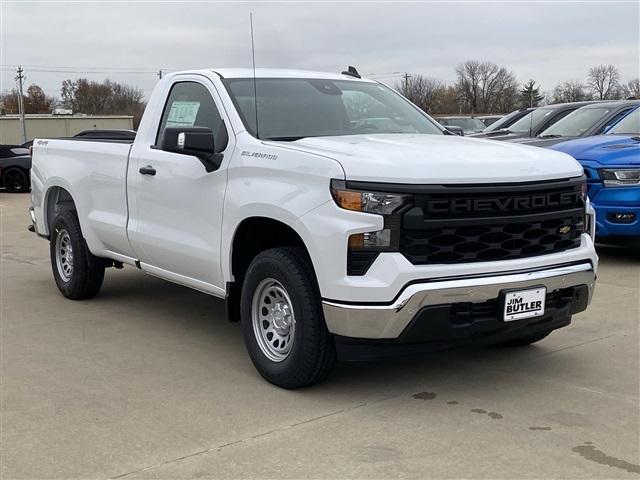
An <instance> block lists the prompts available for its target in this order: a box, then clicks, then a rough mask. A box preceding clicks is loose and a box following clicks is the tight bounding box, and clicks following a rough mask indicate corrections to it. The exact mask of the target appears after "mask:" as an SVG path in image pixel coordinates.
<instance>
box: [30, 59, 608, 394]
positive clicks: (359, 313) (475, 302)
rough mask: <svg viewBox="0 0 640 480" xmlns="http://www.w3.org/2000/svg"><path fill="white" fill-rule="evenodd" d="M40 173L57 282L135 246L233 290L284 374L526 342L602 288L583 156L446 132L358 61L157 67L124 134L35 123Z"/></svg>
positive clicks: (192, 279)
mask: <svg viewBox="0 0 640 480" xmlns="http://www.w3.org/2000/svg"><path fill="white" fill-rule="evenodd" d="M31 177H32V178H31V182H32V189H33V190H32V208H31V211H30V213H31V219H32V223H33V225H32V226H30V229H31V230H32V231H35V232H36V233H37V234H39V235H40V236H42V237H44V238H46V239H48V240H49V242H50V245H51V247H50V249H51V264H52V269H53V275H54V277H55V281H56V284H57V286H58V288H59V289H60V291H61V292H62V294H63V295H65V296H66V297H68V298H71V299H85V298H89V297H93V296H94V295H96V294H97V293H98V291H99V290H100V287H101V285H102V282H103V277H104V270H105V268H106V267H116V268H121V267H122V266H123V264H128V265H132V266H135V267H136V268H139V269H140V270H142V271H144V272H147V273H150V274H152V275H155V276H158V277H161V278H164V279H166V280H169V281H172V282H176V283H179V284H182V285H186V286H188V287H191V288H195V289H197V290H201V291H203V292H206V293H208V294H211V295H214V296H217V297H221V298H225V299H226V302H227V311H228V316H229V319H230V320H240V321H241V324H242V329H243V333H244V338H245V342H246V347H247V350H248V353H249V355H250V357H251V360H252V361H253V363H254V365H255V366H256V368H257V370H258V371H259V372H260V374H261V375H262V376H263V377H264V378H265V379H267V380H268V381H270V382H272V383H274V384H276V385H279V386H281V387H285V388H296V387H301V386H304V385H309V384H312V383H315V382H318V381H320V380H321V379H323V378H324V377H325V376H326V375H327V374H328V372H329V371H330V370H331V367H332V365H333V364H334V362H335V360H336V359H341V358H345V359H351V360H353V359H368V358H373V357H380V356H386V355H396V354H413V353H418V352H422V351H425V350H435V349H442V348H445V347H452V346H461V345H467V344H471V343H474V344H475V343H502V344H511V345H526V344H529V343H532V342H535V341H538V340H540V339H542V338H544V337H545V336H546V335H548V334H549V332H551V331H552V330H554V329H557V328H559V327H563V326H565V325H568V324H569V323H570V321H571V317H572V315H573V314H575V313H578V312H580V311H582V310H584V309H585V308H587V306H588V304H589V302H590V299H591V295H592V292H593V288H594V282H595V277H596V268H597V260H598V259H597V256H596V253H595V250H594V246H593V238H592V237H593V233H594V214H593V210H592V209H591V208H590V206H589V203H588V199H587V198H586V194H585V191H586V190H585V178H584V177H583V171H582V168H581V167H580V165H579V164H578V163H577V162H576V161H574V160H573V159H572V158H571V157H569V156H567V155H565V154H563V153H559V152H554V151H550V150H542V149H538V148H534V147H524V146H516V145H512V144H505V143H503V142H500V143H499V142H492V141H491V140H477V139H467V138H461V137H458V136H455V135H451V134H450V132H448V131H447V130H445V129H444V128H443V127H441V126H440V125H438V123H436V122H435V121H433V120H432V119H431V118H430V117H429V116H427V115H426V114H424V113H423V112H422V111H421V110H419V109H418V108H416V107H415V106H414V105H412V104H411V103H410V102H408V101H407V100H406V99H405V98H403V97H402V96H400V95H399V94H398V93H396V92H395V91H393V90H392V89H390V88H388V87H386V86H384V85H382V84H380V83H378V82H375V81H372V80H366V79H363V78H360V76H359V75H358V74H357V72H356V71H355V69H353V68H350V70H348V71H346V72H343V73H342V74H327V73H317V72H303V71H291V70H268V69H265V70H257V71H256V72H255V77H254V72H253V71H252V70H249V69H220V70H202V71H190V72H181V73H175V74H171V75H167V76H166V77H165V78H163V79H162V80H161V81H160V82H159V84H158V85H157V87H156V89H155V90H154V92H153V94H152V96H151V98H150V101H149V104H148V106H147V109H146V111H145V113H144V117H143V119H142V122H141V124H140V128H139V130H138V133H137V136H136V137H135V140H134V141H133V142H132V143H131V142H130V141H108V140H103V141H100V140H83V139H73V140H69V139H67V140H46V139H37V140H36V141H35V143H34V147H33V167H32V172H31ZM159 301H162V300H161V299H160V300H159Z"/></svg>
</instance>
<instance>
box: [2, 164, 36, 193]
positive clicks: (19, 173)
mask: <svg viewBox="0 0 640 480" xmlns="http://www.w3.org/2000/svg"><path fill="white" fill-rule="evenodd" d="M2 184H3V185H4V187H5V188H6V189H7V192H9V193H19V192H28V191H29V186H30V184H29V174H28V173H27V172H26V171H25V170H23V169H22V168H19V167H9V168H7V169H6V170H4V171H3V172H2Z"/></svg>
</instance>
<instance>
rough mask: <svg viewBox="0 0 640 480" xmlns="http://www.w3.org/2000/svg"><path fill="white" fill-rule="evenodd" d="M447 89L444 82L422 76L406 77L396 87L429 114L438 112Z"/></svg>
mask: <svg viewBox="0 0 640 480" xmlns="http://www.w3.org/2000/svg"><path fill="white" fill-rule="evenodd" d="M445 88H446V87H445V85H444V84H443V83H442V82H440V81H438V80H436V79H433V78H427V77H423V76H422V75H411V76H406V77H405V78H404V80H402V81H401V82H399V83H398V85H396V90H398V91H399V92H400V93H402V95H404V96H405V97H407V98H408V99H409V100H410V101H412V102H413V103H415V104H416V105H417V106H418V107H420V108H421V109H422V110H424V111H425V112H428V113H433V112H434V111H436V110H438V106H439V105H438V103H439V102H440V100H441V98H442V95H443V94H444V91H445Z"/></svg>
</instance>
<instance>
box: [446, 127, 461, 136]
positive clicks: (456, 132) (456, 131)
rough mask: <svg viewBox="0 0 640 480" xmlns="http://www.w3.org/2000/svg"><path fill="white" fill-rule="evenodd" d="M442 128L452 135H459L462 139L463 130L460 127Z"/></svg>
mask: <svg viewBox="0 0 640 480" xmlns="http://www.w3.org/2000/svg"><path fill="white" fill-rule="evenodd" d="M444 128H446V129H447V130H449V131H450V132H451V133H453V134H454V135H460V136H461V137H464V130H463V129H462V127H458V126H456V125H447V126H446V127H444Z"/></svg>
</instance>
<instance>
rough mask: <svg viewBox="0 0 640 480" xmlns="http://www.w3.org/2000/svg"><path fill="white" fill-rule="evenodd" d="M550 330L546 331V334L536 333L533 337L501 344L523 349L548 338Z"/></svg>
mask: <svg viewBox="0 0 640 480" xmlns="http://www.w3.org/2000/svg"><path fill="white" fill-rule="evenodd" d="M551 332H552V330H548V331H546V332H540V333H536V334H535V335H530V336H528V337H522V338H516V339H514V340H509V341H508V342H504V343H502V345H504V346H505V347H524V346H527V345H531V344H532V343H536V342H539V341H540V340H542V339H543V338H546V337H548V336H549V334H550V333H551Z"/></svg>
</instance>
